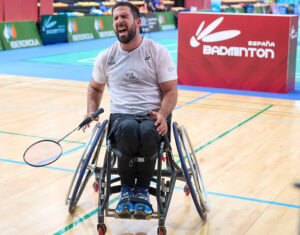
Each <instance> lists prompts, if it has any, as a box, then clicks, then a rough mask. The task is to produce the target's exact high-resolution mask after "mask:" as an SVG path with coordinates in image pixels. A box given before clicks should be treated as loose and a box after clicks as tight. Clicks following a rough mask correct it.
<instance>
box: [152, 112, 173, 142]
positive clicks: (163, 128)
mask: <svg viewBox="0 0 300 235" xmlns="http://www.w3.org/2000/svg"><path fill="white" fill-rule="evenodd" d="M149 114H150V115H151V117H152V118H154V119H155V120H156V122H155V123H154V126H158V127H157V132H158V133H159V134H160V135H161V136H164V135H165V134H166V133H167V131H168V124H167V121H166V119H165V117H164V116H163V115H162V114H160V113H158V112H155V111H149Z"/></svg>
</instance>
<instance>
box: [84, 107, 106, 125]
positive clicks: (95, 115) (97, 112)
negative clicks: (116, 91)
mask: <svg viewBox="0 0 300 235" xmlns="http://www.w3.org/2000/svg"><path fill="white" fill-rule="evenodd" d="M103 112H104V109H103V108H100V109H98V110H97V111H96V112H94V113H93V114H92V117H93V118H96V117H98V116H99V114H101V113H103ZM90 121H91V119H90V118H89V117H88V118H86V119H84V120H83V121H82V123H80V124H79V126H78V127H79V129H80V128H81V127H83V126H84V125H86V124H88V123H89V122H90Z"/></svg>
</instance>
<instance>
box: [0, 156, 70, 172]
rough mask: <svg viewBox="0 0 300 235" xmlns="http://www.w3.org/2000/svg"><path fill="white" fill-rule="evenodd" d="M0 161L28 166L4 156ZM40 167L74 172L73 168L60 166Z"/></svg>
mask: <svg viewBox="0 0 300 235" xmlns="http://www.w3.org/2000/svg"><path fill="white" fill-rule="evenodd" d="M0 161H2V162H9V163H16V164H22V165H26V166H29V165H27V164H26V163H25V162H21V161H15V160H9V159H4V158H0ZM42 168H48V169H52V170H59V171H67V172H72V173H74V172H75V171H74V170H70V169H65V168H60V167H53V166H43V167H42Z"/></svg>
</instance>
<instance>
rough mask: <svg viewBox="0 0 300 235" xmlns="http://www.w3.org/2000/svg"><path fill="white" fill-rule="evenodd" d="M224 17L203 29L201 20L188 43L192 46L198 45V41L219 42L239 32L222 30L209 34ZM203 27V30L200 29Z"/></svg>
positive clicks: (239, 32) (203, 22)
mask: <svg viewBox="0 0 300 235" xmlns="http://www.w3.org/2000/svg"><path fill="white" fill-rule="evenodd" d="M223 19H224V17H220V18H218V19H216V20H215V21H214V22H212V23H211V24H210V25H208V26H207V27H206V28H205V29H203V27H204V24H205V21H202V23H201V24H200V26H199V27H198V29H197V31H196V34H195V35H194V36H192V37H191V40H190V45H191V46H192V47H198V46H199V45H200V42H199V41H203V42H219V41H224V40H228V39H231V38H234V37H236V36H238V35H240V34H241V31H239V30H224V31H220V32H217V33H213V34H210V33H211V32H212V31H213V30H214V29H216V28H217V27H218V26H219V24H220V23H221V22H222V21H223ZM202 29H203V30H202Z"/></svg>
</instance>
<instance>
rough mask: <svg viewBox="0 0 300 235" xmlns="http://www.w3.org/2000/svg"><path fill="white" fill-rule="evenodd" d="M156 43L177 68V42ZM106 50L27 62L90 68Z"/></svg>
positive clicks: (299, 74) (298, 73)
mask: <svg viewBox="0 0 300 235" xmlns="http://www.w3.org/2000/svg"><path fill="white" fill-rule="evenodd" d="M158 42H159V43H160V44H162V45H164V46H165V47H166V48H167V49H168V50H169V52H170V53H171V56H172V59H173V61H174V63H175V65H176V66H177V46H178V41H177V40H170V39H162V40H158ZM105 49H106V48H99V49H93V50H87V51H78V52H72V53H64V54H58V55H52V56H42V57H36V58H32V59H28V60H27V61H31V62H44V63H55V64H71V65H85V66H92V65H93V64H94V61H95V58H96V56H97V55H98V53H99V52H101V51H103V50H105ZM295 79H296V81H297V82H300V47H299V46H298V48H297V60H296V74H295Z"/></svg>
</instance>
